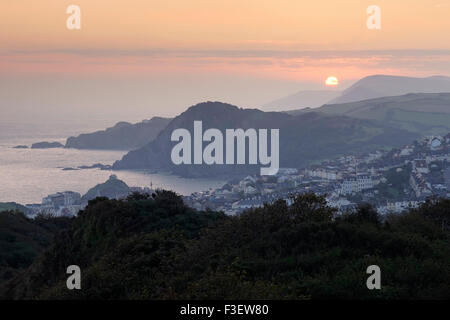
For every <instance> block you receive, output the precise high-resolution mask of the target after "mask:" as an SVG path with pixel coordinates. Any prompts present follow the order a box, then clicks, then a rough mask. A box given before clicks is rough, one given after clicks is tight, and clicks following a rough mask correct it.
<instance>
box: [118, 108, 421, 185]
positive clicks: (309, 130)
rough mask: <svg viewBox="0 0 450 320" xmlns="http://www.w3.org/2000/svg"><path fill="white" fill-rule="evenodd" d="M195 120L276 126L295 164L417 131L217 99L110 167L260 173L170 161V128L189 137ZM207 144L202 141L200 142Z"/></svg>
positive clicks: (286, 158)
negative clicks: (179, 130) (288, 112)
mask: <svg viewBox="0 0 450 320" xmlns="http://www.w3.org/2000/svg"><path fill="white" fill-rule="evenodd" d="M194 121H202V125H203V132H204V131H205V130H207V129H209V128H217V129H219V130H220V131H221V132H222V133H224V132H225V129H239V128H242V129H244V130H245V129H249V128H254V129H279V130H280V141H279V142H280V155H279V157H280V166H281V167H296V168H298V167H302V166H304V165H306V164H308V163H309V162H310V161H317V160H320V159H326V158H330V157H335V156H339V155H342V154H346V153H351V152H364V151H369V150H373V149H377V148H380V147H385V146H390V147H394V146H398V145H401V144H403V143H407V142H409V141H411V140H414V139H415V138H417V135H416V134H414V133H410V132H408V131H405V130H398V129H395V128H391V127H386V126H384V125H383V124H381V123H375V122H371V121H367V120H361V119H353V118H349V117H346V116H342V115H324V114H320V113H316V112H310V113H305V114H301V115H298V116H292V115H289V114H286V113H281V112H263V111H260V110H257V109H240V108H238V107H236V106H232V105H229V104H224V103H220V102H206V103H200V104H198V105H195V106H192V107H190V108H189V109H188V110H187V111H185V112H184V113H182V114H180V115H179V116H177V117H176V118H174V119H173V120H172V121H171V122H170V123H169V124H168V125H167V127H166V128H165V129H164V130H162V131H161V133H160V134H159V135H158V137H157V138H156V139H155V140H154V141H152V142H150V143H148V144H147V145H145V146H144V147H142V148H140V149H137V150H134V151H131V152H129V153H128V154H126V155H125V156H124V157H123V158H122V159H121V160H120V161H116V162H115V163H114V166H113V168H114V169H151V170H159V171H170V172H172V173H175V174H178V175H181V176H187V177H209V176H211V175H214V176H217V175H220V176H229V175H244V174H250V173H255V172H259V169H260V167H261V165H260V164H258V165H205V164H203V165H185V164H181V165H174V164H173V163H172V161H171V157H170V155H171V151H172V148H173V146H174V145H176V144H177V143H178V142H172V141H171V139H170V138H171V134H172V132H173V131H174V130H175V129H179V128H184V129H187V130H188V131H189V132H190V133H191V136H192V137H193V136H194V134H193V124H194ZM224 143H225V142H224ZM207 144H208V143H203V147H205V146H206V145H207ZM192 154H193V153H192ZM247 163H248V161H247Z"/></svg>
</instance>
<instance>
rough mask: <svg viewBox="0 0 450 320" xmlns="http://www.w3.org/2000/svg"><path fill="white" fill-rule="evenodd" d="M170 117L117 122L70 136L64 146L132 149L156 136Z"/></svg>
mask: <svg viewBox="0 0 450 320" xmlns="http://www.w3.org/2000/svg"><path fill="white" fill-rule="evenodd" d="M169 122H170V119H167V118H161V117H154V118H152V119H151V120H148V121H143V122H139V123H136V124H131V123H128V122H119V123H117V124H116V125H115V126H114V127H111V128H108V129H106V130H103V131H97V132H93V133H86V134H81V135H79V136H77V137H70V138H68V139H67V141H66V146H65V147H66V148H75V149H103V150H134V149H137V148H139V147H142V146H144V145H145V144H147V143H148V142H150V141H152V140H153V139H155V138H156V136H157V135H158V134H159V133H160V132H161V130H162V129H164V128H165V127H166V125H167V124H168V123H169Z"/></svg>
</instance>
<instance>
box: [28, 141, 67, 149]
mask: <svg viewBox="0 0 450 320" xmlns="http://www.w3.org/2000/svg"><path fill="white" fill-rule="evenodd" d="M62 147H64V145H63V144H61V143H59V142H47V141H43V142H36V143H33V144H32V145H31V149H52V148H62Z"/></svg>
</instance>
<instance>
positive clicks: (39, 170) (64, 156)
mask: <svg viewBox="0 0 450 320" xmlns="http://www.w3.org/2000/svg"><path fill="white" fill-rule="evenodd" d="M111 125H113V123H109V122H108V121H106V120H105V121H103V120H97V121H89V122H86V121H82V122H81V121H80V122H73V121H58V122H47V123H46V122H41V123H38V124H37V123H30V122H28V123H27V122H16V121H1V120H0V202H17V203H20V204H31V203H41V201H42V198H43V197H45V196H47V195H49V194H52V193H56V192H62V191H75V192H79V193H81V195H83V194H84V193H86V192H87V191H88V190H89V189H90V188H92V187H94V186H95V185H97V184H99V183H103V182H105V181H106V180H107V179H108V178H109V176H110V175H112V174H115V175H116V176H117V178H118V179H120V180H123V181H124V182H125V183H126V184H128V186H130V187H151V186H152V187H153V188H154V189H155V188H162V189H166V190H173V191H175V192H177V193H179V194H180V195H189V194H191V193H193V192H199V191H206V190H210V189H216V188H219V187H221V186H222V185H223V184H224V183H225V182H226V181H224V180H217V179H186V178H181V177H178V176H174V175H170V174H157V173H152V172H150V171H147V170H120V171H110V170H100V169H82V170H63V168H68V167H70V168H75V167H78V166H82V165H92V164H96V163H101V164H113V163H114V161H116V160H119V159H121V158H122V157H123V155H125V154H126V151H101V150H76V149H64V148H54V149H30V148H28V149H16V148H14V147H15V146H18V145H27V146H31V144H32V143H35V142H41V141H50V142H53V141H57V142H61V143H62V144H64V143H65V141H66V139H67V138H68V137H69V136H74V135H78V134H80V133H87V132H93V131H96V130H102V129H105V128H106V127H107V126H111Z"/></svg>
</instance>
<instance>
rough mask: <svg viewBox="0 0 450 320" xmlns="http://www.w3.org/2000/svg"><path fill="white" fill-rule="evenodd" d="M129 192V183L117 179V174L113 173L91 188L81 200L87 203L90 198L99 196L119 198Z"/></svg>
mask: <svg viewBox="0 0 450 320" xmlns="http://www.w3.org/2000/svg"><path fill="white" fill-rule="evenodd" d="M129 193H130V188H129V187H128V186H127V184H126V183H125V182H123V181H122V180H119V179H117V177H116V176H115V175H111V176H110V177H109V179H108V180H107V181H106V182H104V183H101V184H98V185H96V186H95V187H93V188H91V189H89V191H88V192H87V193H86V194H85V195H84V196H83V197H82V198H81V202H83V203H87V202H88V201H89V200H92V199H95V198H97V197H106V198H110V199H117V198H121V197H125V196H127V195H128V194H129Z"/></svg>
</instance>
